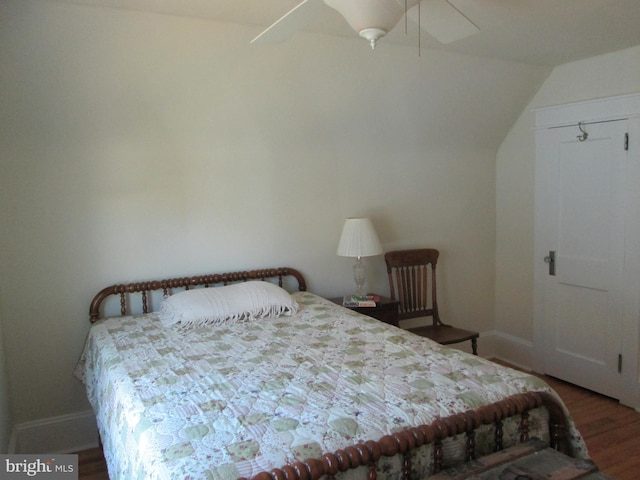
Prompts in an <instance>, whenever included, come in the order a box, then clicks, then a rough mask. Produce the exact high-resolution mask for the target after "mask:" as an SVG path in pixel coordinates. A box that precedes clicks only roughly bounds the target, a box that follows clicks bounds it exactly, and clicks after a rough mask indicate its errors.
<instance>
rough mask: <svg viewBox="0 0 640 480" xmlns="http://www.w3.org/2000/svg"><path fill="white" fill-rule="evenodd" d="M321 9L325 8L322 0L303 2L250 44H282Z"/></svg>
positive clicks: (309, 21)
mask: <svg viewBox="0 0 640 480" xmlns="http://www.w3.org/2000/svg"><path fill="white" fill-rule="evenodd" d="M323 8H326V4H325V3H324V1H323V0H303V1H302V2H300V3H299V4H298V5H296V6H295V7H294V8H293V9H291V10H290V11H289V12H288V13H287V14H285V15H284V16H283V17H282V18H280V19H279V20H278V21H276V22H275V23H274V24H273V25H271V26H270V27H269V28H267V29H266V30H265V31H264V32H262V33H261V34H260V35H258V36H257V37H256V38H254V39H253V40H251V43H277V42H283V41H285V40H287V39H288V38H290V37H291V36H292V35H293V34H294V33H296V32H297V31H298V30H302V29H303V28H304V27H306V26H307V25H309V24H310V23H311V21H312V20H313V19H314V18H315V17H316V16H317V15H318V14H319V13H320V11H321V10H322V9H323Z"/></svg>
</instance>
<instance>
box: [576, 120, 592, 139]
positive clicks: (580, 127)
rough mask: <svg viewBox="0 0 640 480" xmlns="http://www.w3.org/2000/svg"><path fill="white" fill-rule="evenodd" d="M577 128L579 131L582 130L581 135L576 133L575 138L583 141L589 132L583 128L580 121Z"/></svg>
mask: <svg viewBox="0 0 640 480" xmlns="http://www.w3.org/2000/svg"><path fill="white" fill-rule="evenodd" d="M578 129H579V130H580V132H582V135H578V136H577V139H578V140H580V141H581V142H584V141H585V140H586V139H587V138H589V134H588V133H587V131H586V130H585V129H584V127H583V123H582V122H578Z"/></svg>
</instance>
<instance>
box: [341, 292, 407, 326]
mask: <svg viewBox="0 0 640 480" xmlns="http://www.w3.org/2000/svg"><path fill="white" fill-rule="evenodd" d="M372 295H376V296H378V297H380V301H379V302H376V306H375V307H345V308H348V309H349V310H353V311H354V312H358V313H362V314H364V315H367V316H369V317H373V318H376V319H378V320H380V321H382V322H385V323H389V324H391V325H395V326H396V327H397V326H398V301H397V300H393V299H392V298H388V297H383V296H382V295H378V294H372ZM329 300H331V301H332V302H333V303H337V304H338V305H342V301H343V298H342V297H336V298H330V299H329Z"/></svg>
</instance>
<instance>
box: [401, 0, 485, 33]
mask: <svg viewBox="0 0 640 480" xmlns="http://www.w3.org/2000/svg"><path fill="white" fill-rule="evenodd" d="M420 11H422V16H421V18H419V17H418V16H419V15H420ZM407 17H409V19H411V20H412V21H414V22H418V21H419V23H420V28H422V29H424V30H425V31H426V32H427V33H429V35H431V36H432V37H434V38H435V39H436V40H438V41H439V42H440V43H451V42H455V41H456V40H461V39H463V38H466V37H469V36H471V35H473V34H475V33H478V32H479V31H480V29H479V28H478V27H477V26H476V25H475V24H474V23H473V22H472V21H471V20H469V19H468V18H467V17H466V16H465V15H464V14H463V13H462V12H461V11H460V10H458V9H457V8H456V7H455V6H454V5H453V4H451V3H450V2H448V1H447V0H422V1H421V2H420V9H418V6H417V5H416V6H415V7H414V8H412V9H410V10H409V11H408V12H407ZM418 19H419V20H418Z"/></svg>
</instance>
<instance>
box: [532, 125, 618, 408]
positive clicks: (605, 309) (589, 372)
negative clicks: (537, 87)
mask: <svg viewBox="0 0 640 480" xmlns="http://www.w3.org/2000/svg"><path fill="white" fill-rule="evenodd" d="M627 123H628V122H627V121H626V120H620V121H609V122H601V123H591V124H587V125H585V126H584V130H585V131H586V132H587V133H588V137H587V138H586V139H585V138H584V137H583V136H582V134H581V132H580V130H579V129H578V128H577V127H576V126H575V125H574V126H571V127H559V128H550V129H546V130H543V131H540V132H538V135H539V137H538V140H537V152H536V169H537V172H536V254H537V255H544V257H546V258H544V260H543V259H542V258H538V259H536V262H542V261H546V262H547V263H546V264H540V263H539V264H537V266H536V270H537V276H541V277H542V278H537V279H536V282H537V283H539V284H540V285H541V287H540V290H542V291H543V295H544V302H543V307H542V308H541V311H542V315H543V317H544V319H543V321H542V327H541V331H542V334H541V335H542V338H543V342H544V345H543V347H542V351H543V353H544V355H543V363H544V370H545V373H548V374H550V375H552V376H555V377H558V378H561V379H563V380H567V381H569V382H571V383H575V384H577V385H581V386H583V387H585V388H588V389H590V390H594V391H597V392H601V393H603V394H605V395H609V396H612V397H614V398H620V397H619V394H620V392H621V388H622V381H621V378H622V377H621V375H620V368H621V360H622V356H621V353H622V315H623V296H624V252H625V250H624V248H625V245H624V238H625V232H624V228H625V212H624V191H625V169H626V163H627V149H626V145H625V139H626V138H627V137H626V135H627ZM578 137H580V138H578Z"/></svg>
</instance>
